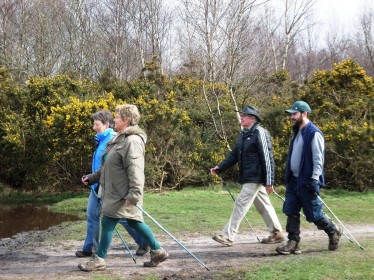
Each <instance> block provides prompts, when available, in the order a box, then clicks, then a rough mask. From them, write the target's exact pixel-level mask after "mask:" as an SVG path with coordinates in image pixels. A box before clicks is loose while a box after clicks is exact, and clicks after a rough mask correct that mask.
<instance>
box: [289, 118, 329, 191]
mask: <svg viewBox="0 0 374 280" xmlns="http://www.w3.org/2000/svg"><path fill="white" fill-rule="evenodd" d="M298 132H299V128H298V127H294V135H293V137H292V140H291V144H290V148H289V150H288V158H287V165H286V172H285V180H286V183H288V181H289V180H290V178H291V176H292V172H291V155H292V150H293V143H294V140H295V137H296V135H297V134H298ZM315 133H320V134H321V135H322V136H323V133H322V131H321V130H320V129H319V128H318V127H317V126H316V125H315V124H313V123H312V122H309V123H308V124H307V125H306V126H305V127H303V128H302V130H301V136H302V137H303V141H304V145H303V149H302V155H301V161H300V168H299V176H298V177H297V185H298V186H303V185H305V184H306V182H307V180H308V179H309V178H312V176H313V154H312V140H313V137H314V134H315ZM323 169H324V168H323V167H322V174H321V176H319V178H318V181H319V185H320V186H324V185H325V178H324V172H323Z"/></svg>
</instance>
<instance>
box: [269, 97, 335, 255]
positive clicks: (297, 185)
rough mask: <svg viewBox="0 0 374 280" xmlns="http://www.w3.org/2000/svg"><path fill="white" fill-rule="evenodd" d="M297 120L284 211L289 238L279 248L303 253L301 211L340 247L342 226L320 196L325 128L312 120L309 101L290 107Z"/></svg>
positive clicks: (332, 245)
mask: <svg viewBox="0 0 374 280" xmlns="http://www.w3.org/2000/svg"><path fill="white" fill-rule="evenodd" d="M286 112H287V113H289V114H290V118H291V121H292V122H293V124H294V125H293V132H294V134H293V136H292V139H291V144H290V148H289V151H288V158H287V165H286V172H285V173H286V174H285V181H286V185H287V186H286V199H285V202H284V207H283V213H284V214H286V216H287V225H286V231H287V232H288V242H287V244H285V245H283V246H279V247H277V248H276V251H277V252H278V253H279V254H282V255H289V254H300V253H301V250H300V248H299V242H300V211H301V208H302V209H303V212H304V214H305V217H306V220H307V221H308V222H313V223H314V224H315V225H316V226H317V227H318V229H320V230H324V231H325V232H326V234H327V235H328V237H329V246H328V248H329V250H330V251H335V250H336V249H337V248H338V247H339V243H340V237H341V235H342V230H341V229H340V228H338V227H337V226H336V225H335V224H334V223H333V222H332V221H331V219H329V218H328V217H327V216H326V215H325V214H324V213H323V211H322V201H321V200H320V199H319V190H320V187H322V186H323V185H324V183H325V182H324V171H323V169H324V157H325V140H324V137H323V134H322V132H321V130H320V129H319V128H318V127H317V126H316V125H315V124H313V123H312V122H311V121H310V120H309V114H310V113H311V112H312V110H311V109H310V107H309V105H308V103H306V102H304V101H297V102H295V103H294V104H293V105H292V107H291V109H289V110H286Z"/></svg>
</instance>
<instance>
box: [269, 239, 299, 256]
mask: <svg viewBox="0 0 374 280" xmlns="http://www.w3.org/2000/svg"><path fill="white" fill-rule="evenodd" d="M275 251H277V252H278V253H279V254H281V255H289V254H295V255H298V254H301V250H300V248H299V242H297V241H295V240H288V241H287V244H286V245H284V246H279V247H277V248H276V249H275Z"/></svg>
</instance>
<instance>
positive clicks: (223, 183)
mask: <svg viewBox="0 0 374 280" xmlns="http://www.w3.org/2000/svg"><path fill="white" fill-rule="evenodd" d="M217 176H218V177H219V178H220V180H221V182H222V185H223V186H224V187H225V188H226V190H227V191H228V192H229V194H230V195H231V198H232V200H234V201H235V197H234V196H233V195H232V193H231V191H230V189H229V187H228V186H227V183H226V181H225V180H223V178H222V176H219V175H218V174H217ZM244 219H245V220H246V221H247V224H248V225H249V227H250V228H251V230H252V232H253V234H254V235H255V236H256V238H257V240H258V242H259V243H261V241H260V239H259V238H258V236H257V234H256V232H255V231H254V229H253V227H252V226H251V224H250V223H249V221H248V219H247V217H246V216H244Z"/></svg>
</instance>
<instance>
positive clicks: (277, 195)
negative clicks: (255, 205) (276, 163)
mask: <svg viewBox="0 0 374 280" xmlns="http://www.w3.org/2000/svg"><path fill="white" fill-rule="evenodd" d="M273 192H274V194H275V196H276V197H279V198H280V199H282V200H283V201H285V200H284V198H283V197H281V196H280V195H279V194H277V193H276V192H275V190H273ZM300 214H301V215H302V216H303V217H304V219H305V220H306V217H305V215H304V214H303V213H300ZM325 215H326V214H325ZM326 216H327V215H326ZM327 217H328V218H330V217H329V216H327ZM331 221H332V222H333V223H334V221H333V220H331ZM334 224H335V223H334ZM323 233H324V234H326V235H327V233H326V232H323ZM343 233H344V235H345V236H346V237H347V238H348V239H349V241H351V243H353V241H352V239H351V238H350V237H349V236H348V235H347V234H346V233H345V232H344V231H343Z"/></svg>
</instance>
